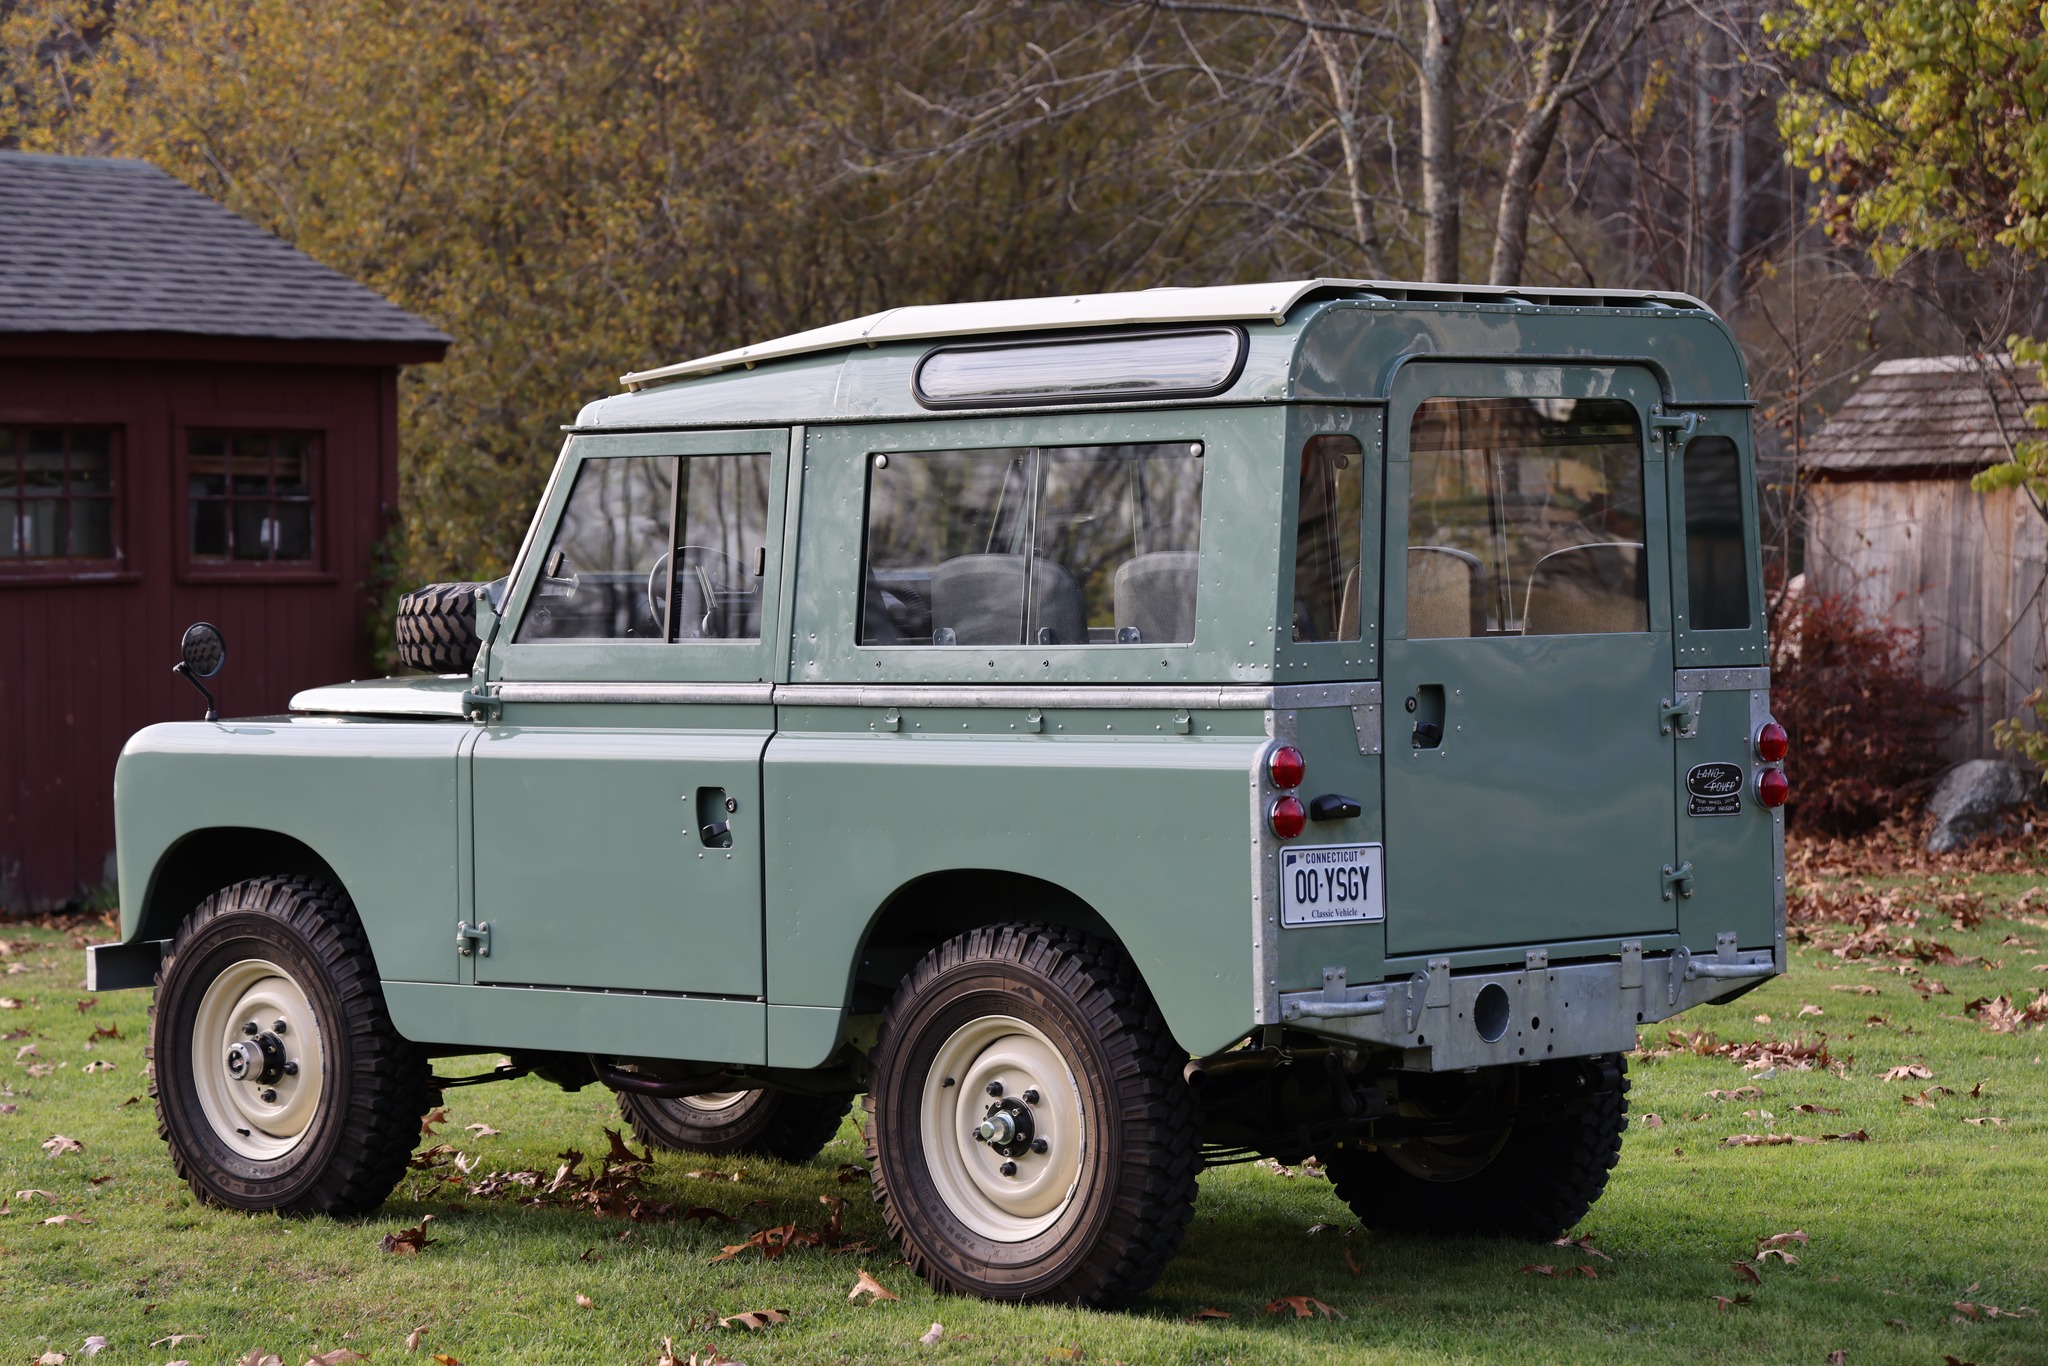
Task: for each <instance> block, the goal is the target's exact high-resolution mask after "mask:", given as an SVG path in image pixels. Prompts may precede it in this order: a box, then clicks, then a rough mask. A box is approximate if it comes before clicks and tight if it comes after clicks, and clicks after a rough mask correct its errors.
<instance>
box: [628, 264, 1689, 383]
mask: <svg viewBox="0 0 2048 1366" xmlns="http://www.w3.org/2000/svg"><path fill="white" fill-rule="evenodd" d="M1327 291H1357V292H1363V293H1368V294H1371V293H1383V294H1384V295H1385V297H1389V298H1408V297H1416V298H1428V297H1436V298H1451V299H1462V300H1466V301H1471V302H1491V301H1493V300H1496V299H1518V300H1522V301H1525V302H1528V303H1531V304H1545V303H1558V304H1585V303H1589V302H1591V303H1600V302H1604V301H1606V300H1609V299H1612V298H1614V297H1616V296H1627V297H1629V298H1631V299H1640V300H1644V301H1647V302H1652V303H1661V304H1665V305H1668V306H1670V307H1672V308H1680V309H1696V308H1704V307H1706V305H1704V304H1702V303H1701V302H1700V301H1699V300H1697V299H1695V298H1692V297H1691V296H1690V295H1685V294H1667V293H1659V292H1648V291H1643V290H1606V289H1548V288H1535V287H1529V288H1524V287H1519V286H1506V285H1463V284H1439V285H1418V284H1413V283H1408V282H1402V281H1395V280H1341V279H1318V280H1277V281H1272V282H1269V283H1266V284H1255V285H1210V286H1204V287H1198V288H1192V289H1175V288H1161V289H1144V290H1129V291H1126V292H1123V293H1120V294H1061V295H1055V296H1051V297H1048V298H1042V299H1005V300H1000V301H996V302H992V303H966V304H920V305H916V306H914V307H910V308H891V309H885V310H883V311H882V312H880V313H870V314H868V315H867V316H866V317H864V318H854V319H852V320H851V321H848V322H843V323H833V324H831V325H830V326H828V327H814V328H812V329H811V330H810V331H808V332H797V333H794V334H792V335H790V336H787V337H778V338H776V339H775V340H773V341H765V342H757V343H755V344H754V345H752V346H742V347H739V348H738V349H736V350H732V351H721V352H719V353H718V354H717V355H715V356H703V357H700V358H698V359H696V360H686V361H681V362H678V363H677V364H674V365H664V366H661V367H659V368H658V369H653V370H636V371H634V372H633V373H632V374H629V375H621V376H620V377H619V382H620V383H621V384H624V385H625V386H626V387H627V388H628V389H639V388H642V387H644V386H646V385H649V384H659V383H661V382H662V381H664V380H672V379H684V378H688V377H689V376H692V375H709V374H714V373H716V372H718V371H720V370H730V369H732V368H733V367H735V366H739V365H745V366H747V367H749V368H751V367H753V366H755V365H759V364H760V363H762V362H763V361H771V360H781V359H783V358H785V357H788V356H801V355H806V354H809V353H812V352H817V351H831V350H834V349H836V348H839V347H849V346H859V345H867V346H879V345H881V344H882V343H883V342H897V341H916V340H921V339H926V338H932V339H936V338H940V337H965V336H977V335H986V334H989V333H1004V332H1033V331H1046V330H1049V329H1053V328H1075V327H1116V326H1128V325H1142V324H1145V323H1195V322H1241V321H1248V320H1251V319H1260V320H1269V321H1272V322H1276V323H1277V322H1282V321H1285V319H1286V317H1287V312H1288V310H1289V309H1291V308H1293V307H1294V305H1295V304H1297V303H1299V302H1300V301H1301V300H1302V299H1303V298H1304V297H1305V296H1307V295H1309V294H1314V293H1319V292H1327Z"/></svg>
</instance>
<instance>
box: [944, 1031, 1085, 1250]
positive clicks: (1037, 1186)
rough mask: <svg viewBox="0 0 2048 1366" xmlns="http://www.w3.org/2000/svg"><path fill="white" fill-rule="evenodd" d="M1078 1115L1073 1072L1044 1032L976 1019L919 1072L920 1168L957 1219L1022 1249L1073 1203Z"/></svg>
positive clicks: (1080, 1130)
mask: <svg viewBox="0 0 2048 1366" xmlns="http://www.w3.org/2000/svg"><path fill="white" fill-rule="evenodd" d="M992 1086H993V1087H999V1088H1000V1090H999V1091H995V1092H992V1091H991V1089H990V1088H991V1087H992ZM1085 1118H1086V1116H1085V1114H1084V1111H1083V1107H1082V1104H1081V1088H1080V1086H1079V1085H1078V1084H1077V1083H1076V1082H1075V1080H1074V1073H1073V1070H1072V1069H1071V1068H1069V1067H1068V1066H1067V1063H1066V1059H1065V1058H1064V1057H1063V1056H1061V1054H1060V1051H1059V1049H1058V1048H1057V1047H1056V1046H1055V1045H1054V1044H1053V1042H1052V1040H1051V1039H1049V1038H1047V1037H1046V1036H1045V1033H1044V1031H1042V1030H1040V1029H1039V1028H1038V1027H1037V1026H1035V1025H1031V1024H1027V1023H1025V1022H1024V1021H1023V1020H1019V1019H1017V1018H1015V1017H1013V1016H1009V1015H987V1016H983V1017H982V1018H980V1019H978V1020H971V1021H969V1022H968V1023H966V1024H964V1025H962V1026H961V1027H960V1028H958V1029H956V1030H954V1031H953V1034H952V1036H951V1037H950V1038H948V1039H947V1040H946V1041H945V1042H944V1043H943V1044H941V1045H939V1050H938V1052H937V1053H936V1054H935V1055H933V1057H932V1061H931V1066H930V1068H929V1070H927V1072H926V1073H925V1081H924V1095H923V1101H922V1105H921V1107H920V1112H919V1121H920V1124H919V1127H920V1129H921V1131H922V1132H921V1135H920V1136H921V1138H922V1139H923V1146H924V1158H925V1167H926V1169H927V1170H928V1171H929V1172H930V1173H931V1178H932V1184H933V1185H934V1186H935V1187H937V1189H938V1193H939V1197H940V1199H942V1200H943V1201H944V1202H945V1204H946V1208H947V1209H948V1210H950V1211H951V1212H952V1214H953V1217H954V1218H956V1219H958V1220H959V1221H960V1222H961V1223H962V1224H964V1225H966V1226H967V1227H968V1228H969V1229H971V1230H973V1231H974V1232H975V1233H977V1234H979V1235H981V1236H982V1237H984V1238H988V1239H991V1240H993V1241H995V1242H999V1243H1021V1242H1024V1241H1026V1240H1027V1239H1031V1238H1035V1237H1037V1236H1038V1235H1039V1234H1041V1233H1043V1232H1045V1231H1046V1230H1047V1229H1049V1228H1051V1227H1052V1226H1053V1225H1054V1224H1056V1223H1058V1222H1059V1219H1060V1216H1061V1215H1063V1214H1064V1213H1066V1210H1067V1207H1068V1206H1069V1205H1070V1204H1072V1203H1073V1199H1074V1191H1075V1187H1076V1185H1077V1184H1078V1183H1079V1181H1080V1175H1081V1167H1082V1160H1083V1158H1084V1157H1085V1155H1086V1154H1085V1152H1084V1147H1085V1138H1084V1123H1085ZM978 1134H979V1135H981V1136H979V1137H978V1136H977V1135H978ZM1040 1145H1042V1146H1043V1151H1040V1150H1039V1148H1040ZM1006 1164H1007V1165H1009V1166H1011V1167H1012V1168H1013V1171H1012V1172H1011V1173H1010V1174H1007V1175H1006V1174H1005V1173H1004V1170H1003V1168H1004V1166H1005V1165H1006Z"/></svg>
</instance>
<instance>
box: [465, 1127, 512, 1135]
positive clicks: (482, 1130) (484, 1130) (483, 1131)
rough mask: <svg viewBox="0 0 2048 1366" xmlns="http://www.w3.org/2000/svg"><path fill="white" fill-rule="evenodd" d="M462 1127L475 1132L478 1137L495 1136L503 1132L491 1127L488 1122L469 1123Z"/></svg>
mask: <svg viewBox="0 0 2048 1366" xmlns="http://www.w3.org/2000/svg"><path fill="white" fill-rule="evenodd" d="M464 1127H465V1128H467V1129H468V1130H469V1132H471V1133H473V1134H475V1135H476V1136H477V1137H478V1138H496V1137H497V1136H498V1135H499V1134H502V1133H504V1132H505V1131H504V1130H503V1129H493V1128H492V1127H491V1126H490V1125H488V1124H470V1125H465V1126H464Z"/></svg>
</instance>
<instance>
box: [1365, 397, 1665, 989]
mask: <svg viewBox="0 0 2048 1366" xmlns="http://www.w3.org/2000/svg"><path fill="white" fill-rule="evenodd" d="M1658 397H1659V390H1658V387H1657V384H1656V381H1655V380H1654V378H1653V377H1652V376H1651V375H1649V374H1648V373H1647V372H1644V371H1640V370H1635V369H1632V368H1628V367H1587V368H1583V369H1578V368H1551V367H1526V368H1517V367H1501V366H1476V365H1454V364H1444V365H1415V366H1411V367H1409V368H1407V369H1406V370H1404V371H1403V372H1402V374H1401V376H1400V378H1399V379H1398V381H1397V383H1396V387H1395V392H1394V396H1393V400H1392V402H1391V404H1390V407H1389V413H1388V418H1389V421H1388V431H1387V438H1388V464H1387V500H1386V507H1387V531H1386V537H1385V547H1386V549H1385V552H1384V554H1385V559H1384V565H1385V568H1384V574H1385V585H1386V652H1385V671H1384V672H1385V684H1386V715H1387V728H1386V768H1385V772H1386V831H1387V872H1386V894H1387V951H1388V954H1389V956H1398V955H1404V954H1419V953H1431V952H1438V951H1445V950H1456V949H1475V948H1483V947H1486V946H1492V945H1517V944H1524V943H1542V944H1557V943H1562V942H1568V941H1574V940H1580V941H1601V940H1611V939H1615V938H1619V937H1622V936H1631V937H1633V936H1640V935H1643V934H1648V933H1656V932H1660V931H1666V930H1671V929H1675V928H1676V926H1677V911H1676V901H1677V898H1676V896H1674V895H1670V893H1671V892H1672V889H1671V887H1670V886H1669V885H1668V883H1667V880H1666V877H1665V872H1666V869H1667V868H1668V867H1669V866H1670V865H1672V864H1674V863H1675V861H1676V860H1675V856H1674V851H1675V838H1676V836H1675V828H1674V826H1675V799H1674V796H1673V792H1674V787H1673V768H1674V764H1675V762H1676V760H1675V744H1676V740H1675V737H1674V733H1673V732H1674V730H1675V728H1674V727H1672V726H1671V724H1670V722H1669V720H1668V718H1666V717H1665V716H1664V715H1663V710H1664V707H1665V705H1666V704H1667V702H1668V700H1669V696H1670V688H1671V682H1672V635H1671V614H1670V608H1669V603H1670V595H1669V584H1668V574H1669V560H1668V551H1669V545H1668V539H1669V538H1668V529H1667V524H1666V509H1667V506H1668V505H1667V501H1666V496H1665V488H1664V465H1663V461H1662V459H1661V457H1660V455H1659V453H1658V452H1657V450H1656V446H1655V443H1653V442H1652V441H1650V440H1649V439H1648V438H1649V432H1650V417H1651V415H1652V413H1653V411H1654V409H1655V405H1656V403H1657V400H1658ZM1588 951H1595V946H1594V945H1593V944H1589V945H1588Z"/></svg>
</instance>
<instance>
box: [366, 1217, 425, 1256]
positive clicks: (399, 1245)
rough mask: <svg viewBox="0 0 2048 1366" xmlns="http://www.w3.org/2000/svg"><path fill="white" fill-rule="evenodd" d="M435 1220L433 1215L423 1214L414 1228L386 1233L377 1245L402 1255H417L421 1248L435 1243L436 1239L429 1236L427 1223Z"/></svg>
mask: <svg viewBox="0 0 2048 1366" xmlns="http://www.w3.org/2000/svg"><path fill="white" fill-rule="evenodd" d="M433 1221H434V1216H433V1215H431V1214H423V1215H421V1216H420V1221H419V1223H418V1224H416V1225H415V1226H413V1227H412V1228H402V1229H400V1230H399V1231H398V1232H396V1233H387V1234H385V1235H384V1236H383V1237H382V1238H380V1239H378V1241H377V1246H379V1247H381V1248H383V1249H384V1250H385V1251H386V1252H390V1253H395V1254H396V1255H398V1256H401V1257H416V1256H418V1255H419V1253H420V1251H421V1249H423V1248H426V1247H429V1246H431V1245H432V1244H433V1241H434V1240H433V1239H432V1238H429V1237H428V1236H427V1225H428V1224H430V1223H432V1222H433Z"/></svg>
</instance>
